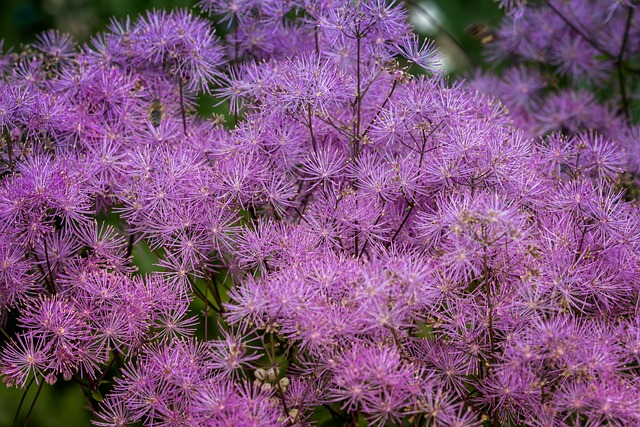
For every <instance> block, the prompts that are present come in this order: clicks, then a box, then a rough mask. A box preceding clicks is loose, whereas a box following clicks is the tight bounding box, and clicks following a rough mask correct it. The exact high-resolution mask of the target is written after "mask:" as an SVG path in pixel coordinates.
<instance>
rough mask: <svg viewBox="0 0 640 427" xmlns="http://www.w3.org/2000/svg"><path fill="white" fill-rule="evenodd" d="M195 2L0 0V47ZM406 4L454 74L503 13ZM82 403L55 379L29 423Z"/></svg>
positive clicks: (73, 423) (9, 406)
mask: <svg viewBox="0 0 640 427" xmlns="http://www.w3.org/2000/svg"><path fill="white" fill-rule="evenodd" d="M195 3H196V0H139V1H137V0H40V1H36V0H0V39H4V48H3V49H4V52H6V51H7V50H8V49H9V48H10V47H11V46H13V47H14V48H13V49H14V51H19V50H20V46H21V45H23V44H29V43H32V42H33V41H35V39H36V35H37V34H38V33H40V32H42V31H45V30H47V29H50V28H57V29H59V30H60V31H62V32H66V33H69V34H71V35H72V36H73V37H74V38H75V39H76V40H77V41H79V42H85V41H88V40H89V38H90V36H91V35H92V34H94V33H96V32H100V31H103V30H105V29H106V26H107V25H108V23H109V18H110V17H111V16H115V17H117V18H124V17H126V16H127V15H129V16H131V17H132V18H133V17H135V16H136V15H138V14H140V13H141V12H143V11H144V10H147V9H152V8H158V9H160V8H173V7H189V6H193V5H194V4H195ZM406 5H407V7H408V8H409V10H410V11H411V12H410V15H411V20H412V22H413V24H414V25H415V27H416V29H417V30H418V31H419V32H420V33H422V34H423V35H425V36H428V37H432V38H434V39H435V40H436V41H437V42H438V44H439V45H440V47H441V49H442V50H443V52H444V53H445V56H446V58H447V62H446V67H447V70H448V71H449V72H450V73H451V74H453V75H460V74H463V73H464V72H465V71H468V70H470V69H472V68H473V67H474V66H478V65H480V64H481V62H482V53H481V50H482V43H481V41H480V38H482V34H480V36H479V35H478V34H477V33H478V30H482V29H488V28H491V27H493V26H495V25H497V24H498V22H499V21H500V17H501V16H502V15H503V12H502V11H501V10H499V9H498V5H497V3H495V2H494V1H493V0H409V1H406ZM37 388H38V387H37V386H35V385H34V386H32V387H31V389H30V391H29V393H28V394H27V396H26V398H25V403H24V407H23V409H22V414H23V415H22V416H24V414H25V413H26V410H27V408H28V407H29V405H30V403H31V401H32V400H33V397H34V395H35V393H36V390H37ZM22 397H23V391H22V390H19V389H16V388H6V387H5V386H4V384H2V383H0V427H4V426H11V425H12V424H13V418H14V415H15V412H16V409H17V408H18V406H19V404H20V400H21V399H22ZM86 407H87V403H86V401H85V399H84V397H83V395H82V393H81V391H80V387H78V386H77V385H76V384H74V383H71V382H69V383H65V382H64V381H62V380H60V381H58V383H57V384H55V385H54V386H50V385H45V386H44V387H43V388H42V391H41V393H40V396H39V398H38V401H37V404H36V405H35V407H34V410H33V414H32V415H31V418H30V421H29V424H28V425H30V426H36V427H41V426H42V427H49V426H51V427H55V426H65V427H81V426H89V425H90V412H89V411H88V410H87V409H86ZM20 421H21V420H20ZM17 425H22V423H21V422H19V423H18V424H17Z"/></svg>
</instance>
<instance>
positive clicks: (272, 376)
mask: <svg viewBox="0 0 640 427" xmlns="http://www.w3.org/2000/svg"><path fill="white" fill-rule="evenodd" d="M278 375H280V369H278V367H275V368H269V369H267V377H269V381H275V380H277V379H278Z"/></svg>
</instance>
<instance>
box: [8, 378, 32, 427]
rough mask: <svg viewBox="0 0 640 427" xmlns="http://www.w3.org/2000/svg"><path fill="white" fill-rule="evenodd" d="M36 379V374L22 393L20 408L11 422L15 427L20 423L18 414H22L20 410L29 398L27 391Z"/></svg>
mask: <svg viewBox="0 0 640 427" xmlns="http://www.w3.org/2000/svg"><path fill="white" fill-rule="evenodd" d="M35 380H36V377H35V375H34V376H33V378H31V381H29V384H27V386H26V387H25V389H24V393H22V398H21V399H20V403H18V409H16V415H15V416H14V417H13V423H11V425H12V426H13V427H15V426H17V425H18V416H20V410H21V409H22V405H23V404H24V400H25V399H26V398H27V393H28V392H29V389H30V388H31V386H32V385H33V382H34V381H35Z"/></svg>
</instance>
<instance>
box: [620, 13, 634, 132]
mask: <svg viewBox="0 0 640 427" xmlns="http://www.w3.org/2000/svg"><path fill="white" fill-rule="evenodd" d="M634 10H635V8H634V7H633V6H629V13H628V14H627V22H626V24H625V29H624V37H623V39H622V44H621V45H620V52H619V53H618V58H617V59H616V68H617V69H618V83H619V84H620V97H621V98H622V112H623V113H624V116H625V118H626V119H627V121H630V120H631V114H630V112H629V99H628V97H627V85H626V82H625V75H624V71H623V57H624V51H625V49H626V47H627V41H628V40H629V29H630V28H631V20H632V18H633V12H634Z"/></svg>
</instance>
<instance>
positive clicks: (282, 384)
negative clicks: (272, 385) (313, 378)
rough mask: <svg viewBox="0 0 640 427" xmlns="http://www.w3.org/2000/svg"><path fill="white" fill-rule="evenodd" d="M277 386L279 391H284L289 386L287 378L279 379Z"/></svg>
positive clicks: (289, 382)
mask: <svg viewBox="0 0 640 427" xmlns="http://www.w3.org/2000/svg"><path fill="white" fill-rule="evenodd" d="M278 384H279V385H280V390H282V391H286V390H287V388H288V387H289V384H291V381H289V378H287V377H282V378H280V381H278Z"/></svg>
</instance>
